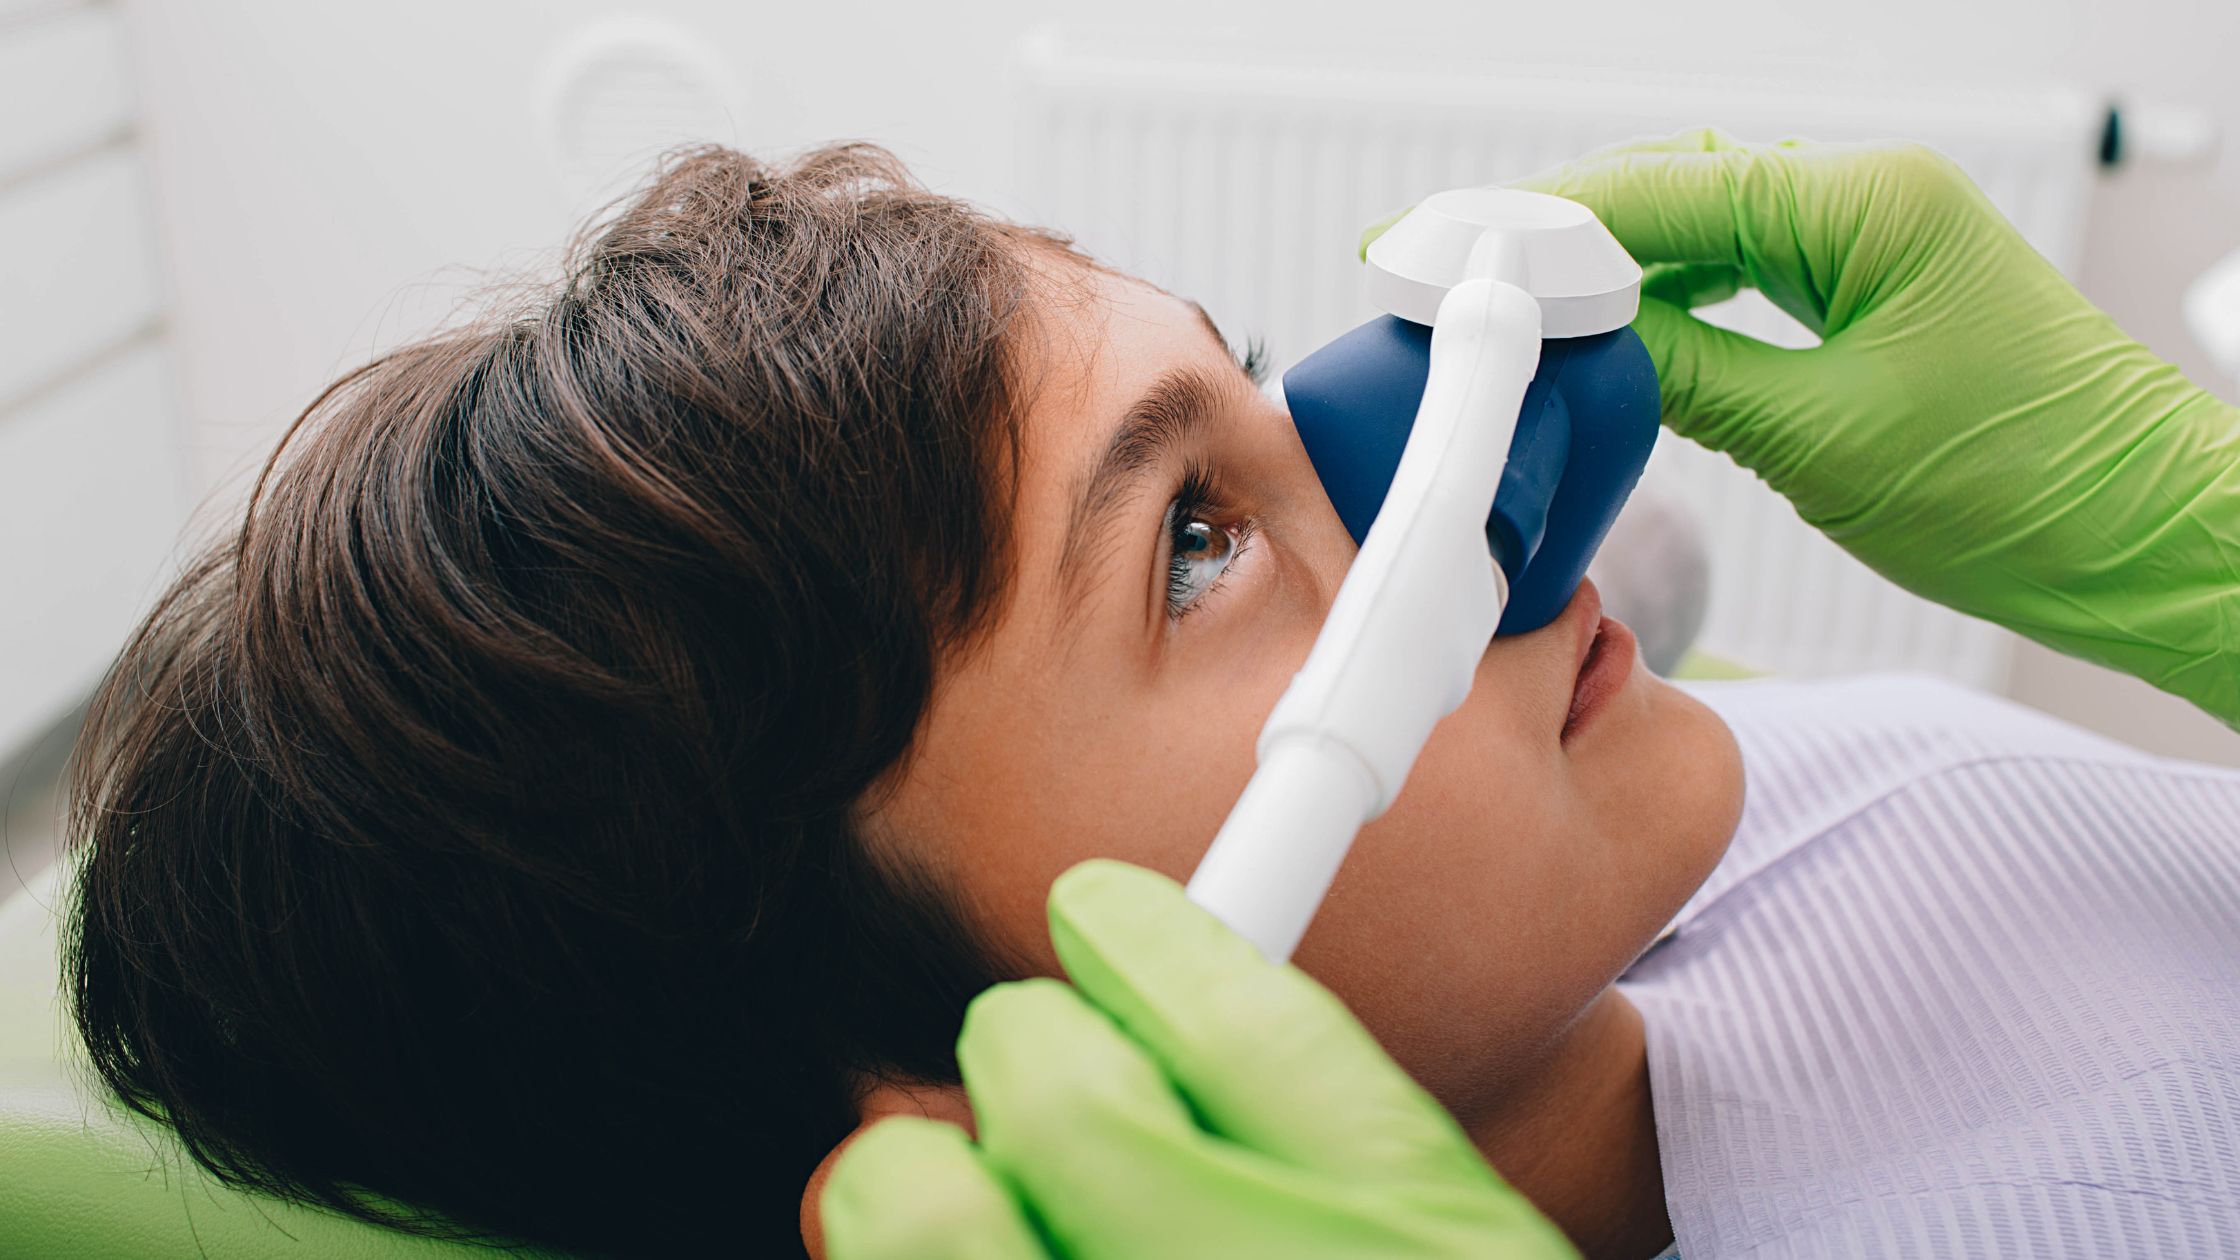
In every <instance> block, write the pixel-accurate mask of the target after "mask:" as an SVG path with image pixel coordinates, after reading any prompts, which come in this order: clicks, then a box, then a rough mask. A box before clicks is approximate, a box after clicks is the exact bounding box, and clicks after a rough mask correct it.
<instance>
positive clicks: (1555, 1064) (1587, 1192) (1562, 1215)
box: [1463, 989, 1672, 1260]
mask: <svg viewBox="0 0 2240 1260" xmlns="http://www.w3.org/2000/svg"><path fill="white" fill-rule="evenodd" d="M1510 1084H1511V1086H1512V1088H1508V1089H1504V1091H1503V1095H1504V1096H1503V1099H1502V1101H1501V1104H1500V1106H1499V1107H1498V1108H1497V1109H1495V1110H1493V1111H1491V1112H1488V1113H1486V1114H1480V1115H1474V1116H1472V1117H1470V1118H1469V1119H1467V1120H1465V1121H1464V1124H1463V1127H1464V1129H1465V1130H1467V1131H1468V1132H1469V1134H1470V1137H1471V1140H1472V1141H1474V1142H1476V1143H1477V1145H1478V1149H1479V1150H1480V1151H1483V1152H1484V1153H1485V1157H1486V1159H1487V1160H1488V1161H1489V1162H1491V1163H1492V1164H1493V1166H1494V1167H1495V1168H1498V1169H1500V1170H1501V1175H1502V1176H1503V1177H1504V1178H1506V1179H1507V1180H1508V1181H1509V1184H1511V1185H1513V1186H1515V1187H1516V1188H1517V1189H1518V1190H1519V1191H1520V1192H1522V1193H1523V1194H1524V1195H1525V1197H1527V1198H1529V1199H1531V1200H1532V1202H1533V1205H1534V1206H1536V1207H1538V1208H1539V1209H1540V1210H1541V1212H1543V1213H1545V1214H1546V1215H1547V1217H1548V1218H1549V1219H1550V1220H1552V1221H1554V1222H1555V1223H1556V1225H1557V1227H1558V1228H1560V1229H1562V1230H1563V1232H1564V1233H1566V1234H1568V1235H1570V1237H1571V1241H1572V1243H1573V1245H1575V1246H1577V1247H1578V1248H1579V1250H1580V1251H1581V1252H1583V1253H1585V1255H1586V1256H1587V1258H1588V1260H1648V1257H1650V1256H1653V1255H1655V1254H1656V1253H1657V1252H1658V1251H1659V1250H1661V1249H1663V1247H1664V1246H1665V1244H1667V1243H1669V1242H1671V1241H1672V1221H1671V1218H1670V1217H1669V1216H1668V1215H1667V1214H1666V1212H1665V1206H1664V1170H1663V1168H1662V1166H1661V1165H1660V1164H1659V1162H1658V1159H1657V1125H1656V1117H1655V1114H1654V1113H1653V1112H1652V1111H1651V1109H1650V1102H1649V1057H1648V1046H1647V1042H1646V1040H1645V1038H1644V1034H1643V1032H1642V1024H1641V1012H1640V1011H1638V1010H1636V1009H1635V1008H1634V1005H1633V1003H1632V1002H1630V1001H1628V1000H1626V997H1625V995H1624V994H1622V993H1619V992H1618V991H1617V990H1616V989H1610V990H1608V991H1606V992H1605V993H1604V994H1603V995H1602V996H1601V997H1600V998H1599V999H1597V1000H1596V1002H1595V1004H1594V1005H1593V1006H1591V1007H1589V1008H1588V1009H1587V1012H1586V1013H1585V1014H1584V1015H1582V1016H1580V1018H1579V1020H1578V1021H1577V1022H1576V1023H1574V1024H1573V1025H1572V1026H1571V1028H1570V1029H1568V1030H1567V1031H1566V1032H1565V1033H1564V1035H1563V1037H1562V1039H1561V1040H1560V1041H1559V1042H1558V1043H1557V1045H1556V1046H1555V1048H1554V1050H1553V1052H1552V1053H1551V1054H1549V1055H1548V1056H1546V1058H1545V1059H1544V1060H1542V1062H1541V1063H1540V1064H1539V1065H1538V1067H1537V1068H1536V1069H1535V1070H1533V1071H1532V1072H1530V1073H1528V1074H1527V1075H1526V1077H1525V1078H1524V1079H1523V1080H1522V1082H1521V1084H1520V1082H1517V1081H1512V1082H1510Z"/></svg>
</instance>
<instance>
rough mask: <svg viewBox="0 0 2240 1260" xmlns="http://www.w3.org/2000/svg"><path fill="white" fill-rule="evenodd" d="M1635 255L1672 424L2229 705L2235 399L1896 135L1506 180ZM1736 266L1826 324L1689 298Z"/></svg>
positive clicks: (1970, 596)
mask: <svg viewBox="0 0 2240 1260" xmlns="http://www.w3.org/2000/svg"><path fill="white" fill-rule="evenodd" d="M1523 186H1524V187H1528V188H1534V189H1538V190H1540V191H1543V192H1551V193H1556V194H1558V195H1560V196H1565V197H1570V198H1572V199H1574V200H1576V201H1580V202H1584V203H1585V204H1586V205H1588V206H1590V207H1592V208H1593V209H1594V210H1595V212H1596V213H1597V214H1599V215H1601V216H1602V220H1603V222H1604V223H1606V224H1608V225H1609V227H1610V230H1611V231H1612V232H1613V233H1614V234H1616V236H1617V238H1618V239H1619V240H1620V241H1621V242H1623V243H1624V244H1625V246H1626V248H1627V249H1629V250H1631V251H1632V252H1633V255H1634V257H1635V258H1637V259H1639V260H1640V261H1641V263H1642V264H1643V265H1644V266H1645V267H1648V268H1649V269H1650V274H1649V276H1648V277H1647V280H1646V282H1645V284H1644V294H1643V296H1644V301H1643V302H1642V307H1641V314H1640V317H1639V318H1638V319H1637V320H1636V321H1635V322H1634V328H1635V330H1636V331H1637V332H1639V333H1640V334H1641V338H1642V340H1643V341H1645V342H1647V343H1648V346H1649V352H1650V354H1651V355H1652V356H1653V357H1654V358H1655V360H1656V364H1657V372H1658V375H1659V377H1660V378H1661V380H1662V382H1663V394H1664V419H1665V423H1666V424H1667V425H1669V426H1670V427H1671V428H1672V429H1674V430H1675V431H1676V432H1679V433H1681V434H1682V435H1684V436H1687V437H1690V438H1693V439H1695V440H1696V441H1698V442H1701V443H1703V444H1704V445H1706V446H1709V447H1711V448H1713V449H1715V450H1721V451H1725V452H1727V453H1728V454H1730V455H1731V456H1733V457H1734V459H1735V460H1736V462H1738V463H1740V464H1742V465H1743V466H1744V467H1746V468H1749V469H1751V470H1752V471H1754V472H1756V473H1757V474H1758V475H1759V476H1761V477H1763V478H1765V480H1766V481H1767V483H1768V484H1770V485H1772V486H1773V488H1774V489H1776V490H1778V491H1780V492H1781V493H1782V494H1784V495H1786V496H1788V498H1789V499H1790V501H1791V502H1793V503H1794V504H1795V505H1796V508H1797V511H1798V512H1799V514H1801V515H1802V516H1803V517H1804V519H1805V520H1807V521H1809V522H1811V523H1812V524H1813V525H1814V526H1816V527H1818V528H1819V529H1820V530H1821V531H1823V532H1824V533H1826V534H1827V535H1828V536H1829V537H1830V538H1833V539H1834V540H1835V541H1837V542H1838V543H1840V544H1842V545H1843V546H1844V547H1845V548H1847V549H1848V550H1850V551H1851V552H1852V554H1854V555H1856V556H1858V557H1859V558H1860V559H1861V560H1864V561H1866V562H1867V563H1868V564H1869V565H1872V566H1873V567H1874V568H1875V569H1877V570H1878V571H1880V572H1881V573H1883V574H1884V575H1886V576H1888V577H1889V578H1891V579H1892V580H1893V581H1896V582H1898V583H1899V584H1900V585H1903V586H1906V587H1908V588H1910V589H1912V590H1914V591H1916V592H1918V593H1920V594H1922V595H1925V596H1927V597H1928V598H1930V599H1933V600H1936V601H1938V602H1940V603H1943V604H1947V605H1949V606H1951V607H1953V608H1957V609H1959V610H1961V611H1962V612H1967V613H1973V614H1975V615H1977V616H1980V617H1985V618H1988V619H1990V620H1992V621H1997V622H2000V623H2002V624H2004V625H2006V626H2009V627H2011V628H2013V629H2015V630H2017V631H2020V632H2021V633H2023V634H2026V635H2028V636H2030V637H2031V638H2033V639H2036V640H2038V641H2039V642H2041V643H2045V644H2048V645H2050V646H2052V647H2054V648H2057V649H2060V650H2062V651H2065V652H2069V653H2072V654H2074V655H2077V656H2081V657H2084V658H2085V659H2087V660H2093V661H2098V662H2100V663H2102V664H2106V665H2111V666H2114V667H2115V668H2117V669H2121V670H2126V671H2128V672H2130V673H2133V674H2136V675H2138V676H2139V677H2141V678H2144V679H2146V680H2147V681H2148V682H2151V683H2153V684H2155V685H2156V686H2158V687H2161V688H2163V689H2164V690H2167V691H2172V692H2176V693H2177V694H2179V695H2181V696H2184V697H2186V698H2187V699H2189V700H2192V701H2193V702H2194V703H2196V704H2199V705H2200V706H2202V707H2203V708H2205V709H2207V710H2209V711H2210V712H2211V713H2214V714H2216V715H2218V716H2219V717H2221V718H2223V719H2224V720H2225V721H2226V722H2227V723H2240V411H2236V410H2235V409H2234V408H2233V407H2231V406H2228V405H2226V404H2224V403H2222V402H2220V401H2218V400H2217V399H2216V398H2214V397H2212V396H2211V395H2210V394H2208V393H2207V392H2206V391H2204V390H2202V389H2200V388H2199V387H2197V386H2195V385H2194V384H2192V383H2191V382H2189V381H2187V380H2186V379H2185V377H2184V376H2182V375H2180V374H2179V372H2178V370H2177V369H2176V368H2175V367H2173V366H2171V365H2170V364H2168V363H2166V362H2164V361H2163V360H2161V359H2158V358H2156V357H2155V356H2154V355H2153V354H2152V353H2150V352H2148V350H2147V349H2146V348H2145V347H2144V346H2141V345H2140V344H2139V343H2138V342H2136V341H2134V340H2132V339H2131V338H2130V337H2127V336H2125V335H2124V333H2123V330H2121V329H2119V328H2117V327H2116V325H2115V323H2114V322H2113V321H2112V320H2110V319H2109V318H2108V317H2107V316H2106V315H2103V314H2102V313H2100V311H2098V310H2097V309H2095V308H2094V307H2093V306H2092V304H2091V303H2089V302H2087V301H2086V300H2085V299H2084V297H2083V296H2082V295H2081V294H2079V293H2078V292H2077V291H2076V289H2075V288H2074V287H2072V286H2071V285H2070V284H2069V282H2068V281H2067V280H2065V279H2063V278H2062V277H2061V275H2060V273H2059V272H2057V271H2055V270H2054V268H2053V267H2052V265H2051V264H2049V263H2047V262H2046V261H2045V259H2044V258H2042V257H2040V256H2039V255H2038V254H2037V252H2036V251H2035V250H2033V249H2031V247H2030V246H2029V244H2028V243H2026V242H2025V241H2024V240H2023V239H2022V237H2021V236H2020V235H2018V234H2017V233H2016V232H2015V230H2014V228H2013V227H2012V226H2011V225H2010V224H2008V222H2007V221H2006V219H2005V218H2003V217H2002V216H2001V215H2000V214H1999V212H1998V211H1997V210H1996V209H1994V208H1993V207H1992V205H1991V203H1990V202H1989V201H1988V200H1986V199H1985V198H1984V196H1983V194H1982V193H1981V192H1979V191H1978V190H1977V189H1976V187H1975V185H1974V184H1972V183H1970V182H1969V180H1968V178H1967V177H1966V176H1965V175H1963V174H1961V173H1960V171H1959V169H1958V168H1957V167H1955V166H1954V165H1953V164H1952V163H1951V162H1949V161H1947V160H1946V159H1944V158H1942V157H1940V156H1938V155H1936V154H1935V153H1933V152H1931V151H1929V150H1927V149H1923V148H1920V147H1918V146H1913V145H1901V144H1871V145H1817V144H1784V145H1744V144H1739V143H1736V142H1735V141H1732V140H1730V139H1728V138H1726V137H1724V136H1722V135H1720V134H1718V133H1716V132H1710V131H1703V132H1694V133H1690V134H1686V135H1682V136H1678V137H1674V138H1672V139H1669V140H1662V141H1655V142H1651V143H1647V144H1637V145H1629V146H1620V147H1619V148H1616V149H1612V150H1607V151H1605V152H1603V153H1600V154H1597V155H1595V156H1593V157H1590V158H1588V159H1585V160H1583V161H1579V162H1575V163H1572V164H1570V165H1567V166H1564V167H1561V168H1559V169H1557V170H1554V171H1550V172H1547V173H1544V174H1541V175H1538V176H1535V177H1533V178H1531V179H1528V180H1525V181H1523ZM1743 285H1747V286H1749V287H1752V288H1756V289H1757V290H1759V291H1760V292H1762V293H1764V294H1765V295H1766V296H1767V297H1768V298H1769V299H1771V300H1772V301H1773V302H1774V303H1775V304H1776V305H1778V306H1779V307H1781V309H1783V310H1785V311H1787V312H1788V313H1789V314H1791V315H1793V316H1795V317H1796V318H1797V319H1798V320H1799V321H1801V322H1802V323H1803V324H1804V325H1805V326H1806V327H1807V328H1810V329H1811V330H1812V331H1813V332H1815V333H1817V334H1819V335H1820V337H1821V338H1822V339H1823V344H1821V345H1820V346H1818V347H1815V348H1813V349H1809V350H1781V349H1775V348H1773V347H1769V346H1767V345H1765V344H1763V343H1761V342H1758V341H1755V340H1752V339H1750V338H1748V337H1743V336H1740V335H1737V334H1734V333H1730V332H1726V331H1724V330H1721V329H1717V328H1713V327H1711V326H1710V325H1708V324H1705V323H1703V322H1701V321H1699V320H1696V319H1694V318H1691V317H1690V316H1689V315H1688V313H1687V310H1686V308H1687V307H1690V306H1694V305H1700V304H1702V303H1704V302H1707V301H1714V300H1717V299H1720V298H1724V297H1727V296H1730V295H1731V294H1733V293H1734V292H1735V290H1736V288H1737V287H1738V286H1743Z"/></svg>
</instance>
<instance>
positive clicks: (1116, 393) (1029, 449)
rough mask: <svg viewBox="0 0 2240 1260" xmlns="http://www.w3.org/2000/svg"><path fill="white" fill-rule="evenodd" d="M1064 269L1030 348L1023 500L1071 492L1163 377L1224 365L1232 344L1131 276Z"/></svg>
mask: <svg viewBox="0 0 2240 1260" xmlns="http://www.w3.org/2000/svg"><path fill="white" fill-rule="evenodd" d="M1067 266H1068V271H1069V274H1066V275H1063V276H1052V277H1050V280H1051V283H1050V284H1048V285H1047V286H1046V288H1045V293H1046V297H1045V299H1044V300H1043V301H1042V302H1040V303H1039V304H1038V305H1039V310H1038V312H1037V320H1036V322H1037V324H1038V325H1039V327H1038V330H1037V335H1036V336H1034V337H1033V338H1032V339H1031V342H1030V346H1029V349H1028V355H1029V360H1030V362H1029V364H1028V371H1027V375H1028V376H1029V378H1030V379H1032V380H1033V381H1034V382H1035V388H1034V390H1033V391H1032V393H1031V395H1030V398H1029V401H1028V405H1027V408H1026V413H1025V432H1024V433H1022V434H1021V438H1022V445H1023V446H1024V448H1025V449H1024V450H1023V452H1022V454H1023V455H1024V457H1025V458H1024V461H1023V462H1024V463H1025V465H1026V467H1027V469H1028V481H1029V483H1030V484H1029V485H1027V486H1022V487H1021V489H1022V491H1023V492H1024V493H1023V494H1022V498H1023V499H1032V498H1034V497H1036V495H1035V490H1036V489H1037V487H1038V486H1039V488H1040V489H1041V490H1042V491H1044V492H1045V493H1048V492H1050V491H1051V490H1052V489H1053V483H1062V484H1059V485H1057V486H1056V487H1055V488H1056V489H1059V490H1063V489H1065V488H1067V487H1070V486H1071V484H1072V481H1073V479H1074V478H1075V477H1076V476H1077V475H1078V474H1081V473H1083V472H1084V471H1085V470H1086V469H1087V468H1088V467H1089V466H1090V465H1091V464H1092V463H1094V462H1095V459H1096V457H1097V455H1098V454H1099V453H1101V451H1102V450H1103V446H1104V443H1105V442H1106V440H1107V439H1109V438H1110V437H1111V435H1112V431H1113V428H1114V427H1115V426H1116V425H1117V424H1118V423H1119V421H1120V418H1121V415H1122V414H1123V413H1124V412H1125V411H1126V410H1127V408H1128V406H1129V404H1130V403H1132V402H1134V401H1135V400H1136V399H1137V398H1138V397H1140V396H1141V395H1142V394H1143V392H1144V391H1145V390H1147V389H1149V388H1150V387H1151V385H1152V383H1153V382H1154V381H1155V380H1157V378H1158V377H1159V375H1160V374H1161V373H1162V372H1165V371H1166V370H1168V369H1169V368H1172V367H1176V366H1178V365H1181V364H1184V363H1189V362H1208V361H1211V362H1214V363H1216V364H1226V363H1227V362H1228V350H1227V347H1226V346H1224V345H1223V343H1222V341H1221V338H1220V335H1219V334H1218V333H1217V332H1216V331H1215V330H1214V328H1213V325H1212V322H1211V321H1210V320H1208V319H1207V317H1206V314H1205V311H1204V310H1203V309H1202V308H1201V307H1199V306H1198V305H1197V304H1196V303H1194V302H1188V301H1185V300H1183V299H1182V298H1178V297H1176V296H1175V295H1173V294H1171V293H1168V292H1166V291H1165V290H1163V289H1160V288H1158V287H1156V286H1154V285H1152V284H1150V283H1148V282H1146V281H1143V280H1138V279H1136V278H1135V277H1133V276H1128V275H1122V274H1120V273H1117V272H1112V271H1107V270H1105V269H1103V268H1101V267H1089V266H1082V265H1080V264H1077V263H1069V264H1067ZM1227 370H1230V371H1234V369H1233V368H1230V369H1227ZM1020 506H1021V507H1022V508H1023V509H1026V508H1029V507H1030V505H1029V504H1028V503H1026V502H1022V503H1021V505H1020Z"/></svg>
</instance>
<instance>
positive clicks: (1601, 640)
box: [1563, 617, 1635, 740]
mask: <svg viewBox="0 0 2240 1260" xmlns="http://www.w3.org/2000/svg"><path fill="white" fill-rule="evenodd" d="M1634 652H1635V643H1634V638H1633V631H1632V630H1629V629H1627V628H1626V623H1624V622H1622V621H1619V620H1617V619H1615V618H1612V617H1604V618H1603V619H1602V622H1601V624H1600V625H1597V626H1596V627H1595V631H1594V642H1593V643H1592V644H1590V645H1589V646H1588V648H1587V660H1586V663H1585V664H1583V665H1581V666H1580V667H1579V677H1578V679H1577V681H1575V682H1573V683H1572V684H1571V712H1570V713H1569V714H1568V715H1566V716H1565V717H1564V719H1563V738H1564V739H1567V740H1568V739H1570V738H1571V737H1572V736H1573V735H1576V734H1578V733H1579V732H1580V731H1583V730H1585V729H1586V728H1587V726H1588V725H1589V724H1591V723H1592V722H1593V721H1594V720H1595V718H1596V716H1597V715H1599V714H1600V713H1601V712H1602V711H1603V710H1604V709H1605V708H1608V707H1609V705H1610V701H1611V698H1612V697H1614V696H1616V695H1617V694H1618V693H1619V692H1620V691H1623V690H1625V685H1626V680H1627V679H1628V678H1631V677H1632V676H1633V657H1634Z"/></svg>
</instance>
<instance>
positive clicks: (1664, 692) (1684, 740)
mask: <svg viewBox="0 0 2240 1260" xmlns="http://www.w3.org/2000/svg"><path fill="white" fill-rule="evenodd" d="M1636 668H1637V671H1638V672H1639V674H1640V681H1641V682H1642V684H1643V686H1642V690H1643V692H1644V694H1645V695H1646V697H1647V698H1648V701H1649V704H1650V706H1651V708H1652V709H1654V710H1656V713H1655V720H1654V723H1653V724H1654V725H1655V726H1657V727H1658V728H1660V742H1662V743H1664V744H1665V746H1666V749H1667V751H1666V754H1665V755H1666V756H1668V757H1670V758H1671V759H1672V760H1671V768H1670V769H1669V770H1668V771H1667V773H1666V775H1665V776H1664V780H1665V781H1664V783H1663V785H1662V795H1663V796H1664V799H1665V800H1666V801H1668V802H1669V808H1670V809H1671V810H1672V813H1673V817H1675V818H1677V819H1680V820H1682V825H1681V826H1680V827H1679V828H1677V829H1676V830H1677V831H1678V833H1679V834H1677V835H1675V836H1674V840H1675V842H1676V843H1677V844H1678V846H1679V848H1680V850H1681V851H1682V853H1684V854H1685V855H1686V857H1687V858H1688V859H1689V860H1688V862H1687V868H1688V870H1689V872H1690V875H1689V878H1688V880H1687V888H1686V890H1685V891H1683V892H1682V893H1681V894H1680V896H1679V897H1678V899H1677V900H1675V901H1674V902H1673V905H1672V909H1673V911H1674V912H1677V911H1678V910H1679V909H1680V906H1681V905H1682V904H1684V903H1685V902H1686V901H1687V899H1688V898H1689V897H1690V896H1692V895H1694V893H1695V890H1696V889H1697V887H1699V886H1700V885H1701V884H1702V883H1703V881H1704V879H1705V878H1706V877H1707V876H1709V875H1710V874H1711V869H1712V868H1713V867H1715V866H1717V865H1718V864H1719V859H1720V858H1722V857H1724V856H1725V855H1726V852H1727V845H1728V844H1729V843H1730V842H1731V841H1732V840H1733V839H1734V831H1735V827H1736V826H1737V825H1738V824H1740V823H1741V821H1742V802H1743V793H1744V786H1743V774H1742V749H1741V747H1740V746H1739V745H1737V744H1736V743H1735V740H1734V732H1733V731H1731V730H1729V729H1727V724H1726V722H1725V721H1724V720H1723V719H1721V718H1720V717H1719V715H1718V714H1716V713H1713V712H1712V711H1711V709H1710V708H1709V707H1708V706H1706V705H1705V704H1704V703H1703V702H1702V701H1700V700H1698V699H1696V698H1695V697H1694V696H1691V695H1689V694H1688V693H1687V692H1684V691H1682V690H1680V689H1679V688H1678V687H1675V686H1673V685H1672V684H1670V683H1668V682H1666V681H1664V680H1663V679H1661V678H1658V677H1656V676H1655V675H1653V674H1651V673H1649V671H1648V670H1647V669H1642V668H1639V667H1638V666H1637V667H1636Z"/></svg>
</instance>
